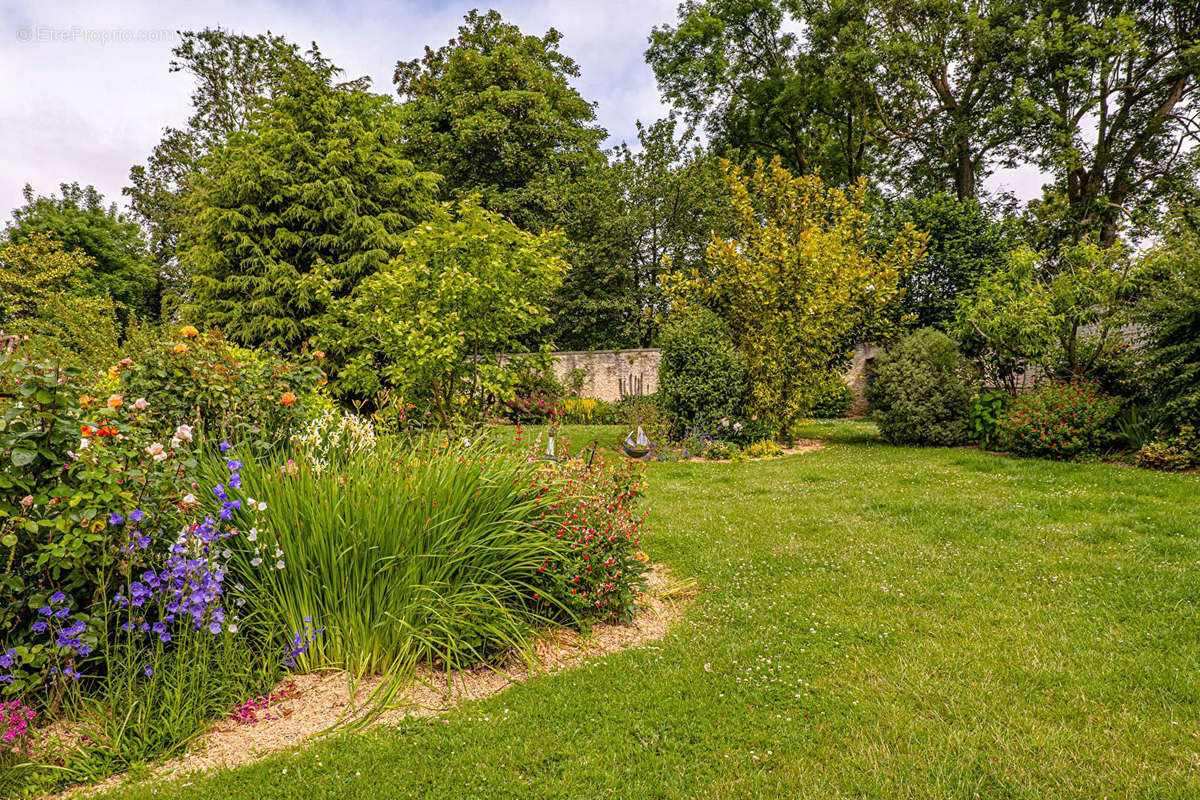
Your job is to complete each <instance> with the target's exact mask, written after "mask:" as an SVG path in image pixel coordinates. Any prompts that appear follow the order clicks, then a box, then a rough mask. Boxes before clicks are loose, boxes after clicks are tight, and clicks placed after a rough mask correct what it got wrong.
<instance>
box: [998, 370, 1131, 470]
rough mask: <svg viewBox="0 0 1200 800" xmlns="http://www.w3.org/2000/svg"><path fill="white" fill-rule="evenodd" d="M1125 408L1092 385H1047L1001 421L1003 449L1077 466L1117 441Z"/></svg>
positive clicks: (1021, 399)
mask: <svg viewBox="0 0 1200 800" xmlns="http://www.w3.org/2000/svg"><path fill="white" fill-rule="evenodd" d="M1120 408H1121V405H1120V403H1119V402H1117V401H1116V400H1114V399H1113V398H1111V397H1109V396H1107V395H1105V394H1104V393H1102V392H1101V391H1100V390H1099V389H1098V388H1097V387H1096V385H1095V384H1093V383H1090V382H1087V381H1044V382H1042V383H1039V384H1038V385H1037V386H1035V387H1034V388H1032V389H1029V390H1027V391H1024V392H1021V393H1020V394H1018V395H1017V396H1016V398H1014V399H1013V401H1012V403H1010V404H1009V406H1008V408H1007V409H1006V410H1005V412H1004V416H1003V417H1002V418H1001V420H1000V442H1001V445H1002V446H1003V447H1006V448H1008V449H1009V450H1012V451H1013V452H1014V453H1016V454H1018V455H1023V456H1036V457H1039V458H1052V459H1055V460H1057V461H1072V460H1079V459H1083V458H1087V457H1090V456H1095V455H1096V454H1098V453H1100V452H1102V451H1103V450H1105V449H1106V448H1107V447H1108V446H1109V445H1110V444H1111V443H1112V441H1113V436H1112V431H1111V426H1112V423H1113V420H1114V419H1115V418H1116V416H1117V414H1118V413H1119V411H1120Z"/></svg>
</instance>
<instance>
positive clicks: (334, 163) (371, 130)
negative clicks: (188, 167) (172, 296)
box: [180, 52, 437, 348]
mask: <svg viewBox="0 0 1200 800" xmlns="http://www.w3.org/2000/svg"><path fill="white" fill-rule="evenodd" d="M309 60H310V62H311V63H313V64H318V65H320V66H319V67H317V68H313V69H307V70H291V71H289V72H287V73H286V74H285V75H284V77H283V78H282V79H281V81H280V83H279V84H278V85H277V86H276V87H275V96H274V97H273V98H272V99H271V100H269V101H267V102H266V103H265V104H264V105H263V107H262V109H261V110H260V111H259V112H257V113H256V114H254V115H253V116H252V119H251V122H250V124H249V126H248V127H247V129H246V130H244V131H236V132H234V133H233V134H231V135H230V137H229V139H228V141H227V142H226V143H224V144H222V145H221V146H219V147H218V148H216V149H215V150H213V152H211V153H210V154H209V155H207V156H205V157H204V158H203V159H202V160H201V163H200V168H199V169H198V170H197V173H196V174H197V179H196V181H195V183H194V185H193V186H192V187H191V188H190V190H189V193H188V196H187V199H188V205H187V208H188V212H189V214H188V218H189V220H190V222H189V223H188V225H187V227H185V228H184V230H183V232H182V235H181V238H180V258H181V262H182V264H183V266H184V268H185V269H186V270H187V271H188V273H189V274H190V275H191V277H192V283H193V303H192V306H191V311H192V312H193V313H194V314H195V315H196V316H197V318H198V319H199V320H201V321H203V322H205V323H206V324H209V325H213V326H217V327H220V328H222V329H223V330H224V331H225V333H226V335H228V336H229V337H230V338H231V339H233V340H235V341H238V342H241V343H245V344H260V343H262V342H266V341H274V342H276V343H277V344H279V345H281V346H284V347H291V348H294V347H298V346H300V345H301V344H302V343H303V342H305V341H306V340H307V339H308V337H309V336H311V335H312V334H313V333H314V332H315V331H316V330H317V328H318V326H319V320H320V318H321V316H322V314H323V313H324V311H325V308H326V303H327V300H326V299H325V292H324V291H323V289H324V286H325V285H327V283H329V282H331V283H332V284H333V287H334V288H333V297H334V298H337V297H340V296H343V295H346V294H348V293H350V292H351V291H352V290H353V289H354V287H355V286H357V285H358V283H359V282H360V281H361V280H362V279H363V278H365V277H366V276H368V275H371V274H373V273H375V272H376V271H378V270H379V268H380V267H381V266H382V265H384V264H386V263H387V262H388V261H389V260H390V259H392V258H393V257H394V256H395V255H396V254H397V253H398V252H399V251H400V244H401V237H402V235H403V234H404V233H405V232H406V231H407V230H408V229H410V228H411V227H412V226H413V225H415V224H416V223H417V222H418V221H420V220H422V219H424V218H425V217H426V216H427V215H428V214H429V212H430V210H431V208H432V204H433V197H434V194H435V192H436V181H437V176H435V175H432V174H429V173H424V172H418V171H417V169H416V168H415V167H414V166H413V165H412V163H411V162H410V161H408V160H406V159H405V158H403V156H402V155H401V152H400V146H399V139H400V127H399V124H398V122H397V117H396V109H395V105H394V103H392V101H390V100H389V99H388V98H387V97H384V96H381V95H376V94H372V93H371V92H369V91H367V88H366V82H365V80H363V79H360V80H358V81H352V82H350V83H342V84H335V83H334V77H335V75H336V74H337V72H338V70H337V69H336V68H335V67H333V66H332V65H330V64H329V63H328V62H326V61H325V60H324V59H323V58H321V56H320V54H319V53H316V52H313V53H312V54H311V56H310V59H309ZM318 279H319V280H318Z"/></svg>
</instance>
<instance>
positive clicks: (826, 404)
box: [812, 373, 854, 419]
mask: <svg viewBox="0 0 1200 800" xmlns="http://www.w3.org/2000/svg"><path fill="white" fill-rule="evenodd" d="M853 405H854V392H853V391H851V389H850V387H849V386H847V385H846V382H845V381H844V380H842V376H841V375H837V374H834V373H830V374H829V376H828V379H827V380H825V381H824V382H823V383H822V384H821V389H820V390H819V391H818V392H817V395H816V400H814V401H813V406H812V415H813V416H814V417H816V418H817V419H837V418H840V417H844V416H846V414H848V413H850V407H851V406H853Z"/></svg>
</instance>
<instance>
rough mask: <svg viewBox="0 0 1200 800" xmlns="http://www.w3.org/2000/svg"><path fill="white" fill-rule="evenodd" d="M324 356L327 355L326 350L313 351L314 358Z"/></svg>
mask: <svg viewBox="0 0 1200 800" xmlns="http://www.w3.org/2000/svg"><path fill="white" fill-rule="evenodd" d="M324 357H325V351H324V350H314V351H313V358H324Z"/></svg>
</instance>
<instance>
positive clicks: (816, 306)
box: [673, 158, 925, 432]
mask: <svg viewBox="0 0 1200 800" xmlns="http://www.w3.org/2000/svg"><path fill="white" fill-rule="evenodd" d="M726 177H727V181H728V185H729V192H730V197H731V211H732V219H733V228H732V230H733V234H732V235H731V236H730V237H729V238H722V237H717V238H716V239H714V241H713V243H712V244H711V245H710V247H709V249H708V254H707V259H706V261H705V265H704V268H703V270H701V271H699V272H697V273H696V274H694V275H691V276H684V275H681V276H680V280H679V283H678V284H677V285H676V286H675V287H673V291H674V292H676V294H677V296H678V297H679V298H680V299H681V301H682V303H683V304H684V305H685V306H686V305H687V304H688V303H698V304H701V305H704V306H707V307H708V308H709V309H711V310H712V311H714V312H716V313H717V314H718V315H719V316H720V317H721V318H722V319H723V320H724V321H725V323H726V325H727V327H728V329H729V333H730V335H731V336H732V338H733V340H734V342H735V343H736V344H737V345H738V347H739V348H740V349H741V350H742V352H743V353H745V354H746V360H747V365H748V374H749V384H750V386H749V389H750V392H749V394H750V408H751V411H752V412H753V413H756V414H758V415H759V416H760V417H762V418H764V419H768V420H771V421H772V422H773V423H775V424H776V425H777V426H778V427H779V429H780V430H781V431H784V432H786V431H787V430H788V429H789V428H790V427H791V426H792V425H793V424H794V423H795V422H796V420H798V419H799V418H800V417H802V416H804V415H805V414H806V413H808V411H809V410H810V409H811V408H812V405H813V403H814V402H815V401H816V399H817V397H818V395H819V392H820V390H821V388H822V386H823V385H824V382H825V381H826V380H827V378H828V376H829V374H830V372H831V371H832V370H835V369H837V368H838V367H839V366H840V365H841V363H842V362H843V361H844V360H845V359H846V357H847V356H848V355H849V352H850V350H851V349H852V348H853V346H854V344H855V343H856V342H857V341H861V340H863V339H864V338H870V337H872V336H878V335H881V334H882V333H884V332H885V331H886V329H887V328H888V327H889V319H888V314H887V311H888V309H889V307H890V306H892V305H893V304H894V303H895V302H896V300H897V298H898V295H899V294H900V292H901V289H900V286H899V281H900V278H901V276H902V275H904V274H906V273H908V272H910V271H911V270H912V269H913V268H914V267H915V266H916V264H917V262H918V261H919V260H920V258H921V254H922V250H923V247H924V241H925V234H923V233H920V232H918V231H916V230H915V229H913V228H912V227H911V226H907V227H905V228H904V229H903V230H902V231H901V232H900V233H899V234H898V235H897V236H896V237H895V239H894V241H893V242H892V243H891V245H890V246H888V247H887V248H883V249H879V248H875V247H873V246H872V241H871V218H870V214H869V213H868V211H867V207H866V186H865V182H863V181H859V182H858V183H856V184H855V185H854V186H852V187H851V188H850V189H848V190H842V189H837V188H832V187H829V186H826V185H825V183H824V182H823V181H822V180H821V179H820V178H819V177H817V176H811V175H810V176H799V177H795V176H793V175H792V174H791V173H790V172H788V171H787V170H786V169H784V167H783V166H782V164H781V163H780V160H779V159H778V158H775V159H773V160H772V161H771V163H770V164H765V163H763V162H761V161H760V162H758V164H757V165H756V167H755V169H754V171H753V172H752V173H750V174H749V175H746V174H744V173H743V172H742V171H741V170H740V169H739V168H738V167H736V166H733V165H728V166H727V174H726Z"/></svg>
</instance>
